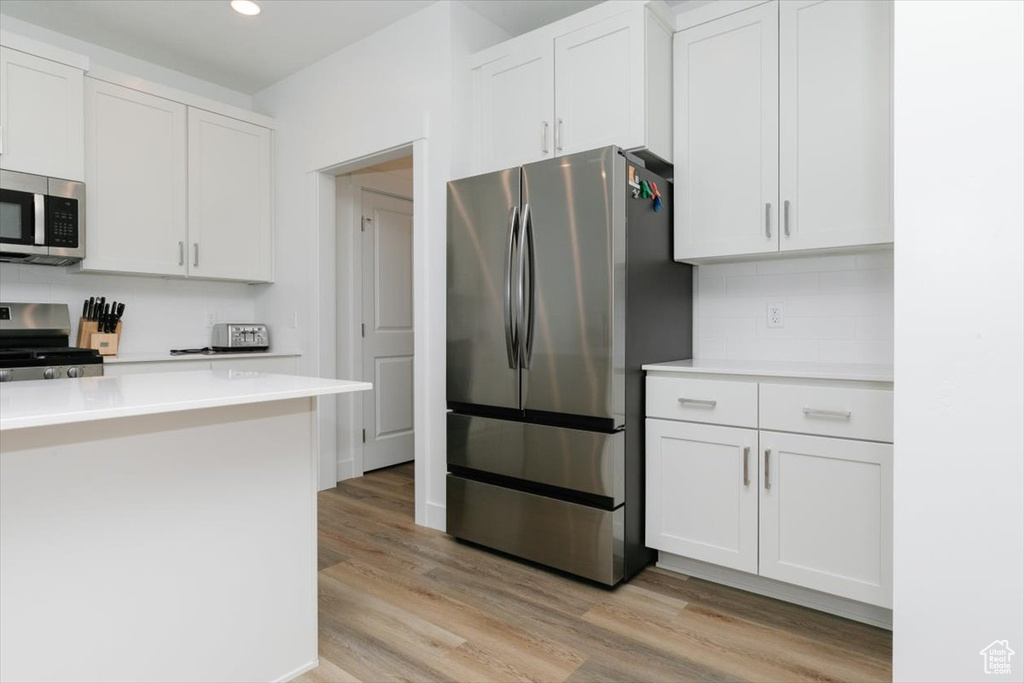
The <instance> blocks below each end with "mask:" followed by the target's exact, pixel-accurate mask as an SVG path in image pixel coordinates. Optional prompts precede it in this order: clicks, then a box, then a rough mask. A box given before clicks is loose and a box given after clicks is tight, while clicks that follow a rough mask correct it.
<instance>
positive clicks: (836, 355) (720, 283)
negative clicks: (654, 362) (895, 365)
mask: <svg viewBox="0 0 1024 683" xmlns="http://www.w3.org/2000/svg"><path fill="white" fill-rule="evenodd" d="M694 292H695V294H694V357H695V358H700V359H702V360H742V361H748V360H756V361H806V362H817V363H875V364H883V365H891V364H892V339H893V255H892V252H891V251H888V250H887V251H871V252H864V253H861V254H843V255H837V256H816V257H806V258H780V259H773V260H765V261H751V262H746V263H726V264H711V265H704V266H698V267H697V268H696V269H695V270H694ZM775 303H779V304H782V313H783V327H782V328H772V329H769V328H768V327H767V307H768V304H775Z"/></svg>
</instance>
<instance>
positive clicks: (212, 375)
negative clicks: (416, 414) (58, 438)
mask: <svg viewBox="0 0 1024 683" xmlns="http://www.w3.org/2000/svg"><path fill="white" fill-rule="evenodd" d="M371 388H373V385H371V384H370V383H369V382H352V381H348V380H340V379H320V378H317V377H298V376H295V375H270V374H266V373H262V372H244V371H241V370H195V371H189V372H160V373H152V374H137V375H136V374H132V375H125V376H123V377H85V378H82V379H58V380H34V381H28V382H4V383H3V384H0V431H5V430H9V429H23V428H25V427H44V426H48V425H56V424H66V423H72V422H88V421H91V420H108V419H111V418H117V417H130V416H134V415H153V414H156V413H170V412H175V411H179V410H194V409H197V408H216V407H219V406H230V405H240V404H244V403H262V402H264V401H280V400H284V399H290V398H305V397H308V396H324V395H327V394H344V393H348V392H353V391H367V390H369V389H371Z"/></svg>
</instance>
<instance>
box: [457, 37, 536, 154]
mask: <svg viewBox="0 0 1024 683" xmlns="http://www.w3.org/2000/svg"><path fill="white" fill-rule="evenodd" d="M476 87H477V116H478V119H477V128H478V135H479V136H480V140H479V150H480V168H479V171H480V173H487V172H490V171H500V170H502V169H506V168H511V167H513V166H520V165H522V164H525V163H529V162H531V161H539V160H541V159H547V158H549V157H551V156H552V149H553V147H552V145H553V135H554V132H553V130H552V114H553V112H554V109H555V106H554V97H555V94H554V93H555V89H554V68H553V59H552V52H551V41H550V40H541V41H536V42H535V43H533V44H530V45H524V46H523V47H522V48H521V49H520V50H519V51H517V52H516V53H515V54H512V55H508V56H507V57H502V58H501V59H498V60H496V61H493V62H489V63H487V64H484V65H483V66H481V67H480V68H479V69H477V74H476Z"/></svg>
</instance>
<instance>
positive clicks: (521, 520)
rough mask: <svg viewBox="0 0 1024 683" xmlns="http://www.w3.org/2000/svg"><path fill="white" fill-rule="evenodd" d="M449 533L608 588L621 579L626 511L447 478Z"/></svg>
mask: <svg viewBox="0 0 1024 683" xmlns="http://www.w3.org/2000/svg"><path fill="white" fill-rule="evenodd" d="M447 503H448V510H447V514H448V529H447V531H448V533H449V534H451V535H452V536H455V537H456V538H461V539H463V540H466V541H472V542H473V543H479V544H480V545H483V546H487V547H489V548H494V549H495V550H501V551H503V552H506V553H509V554H512V555H515V556H517V557H521V558H523V559H526V560H532V561H534V562H539V563H540V564H544V565H547V566H549V567H554V568H555V569H561V570H563V571H567V572H569V573H571V574H576V575H577V576H582V577H584V578H587V579H592V580H594V581H599V582H601V583H604V584H607V585H609V586H611V585H614V584H616V583H618V582H619V581H620V580H622V571H623V524H622V523H623V514H624V510H623V508H621V507H620V508H619V509H618V510H615V511H608V510H599V509H597V508H591V507H587V506H586V505H577V504H575V503H567V502H565V501H561V500H556V499H554V498H547V497H544V496H538V495H534V494H532V493H524V492H522V491H516V490H514V489H507V488H503V487H500V486H492V485H490V484H484V483H482V482H478V481H473V480H471V479H463V478H462V477H457V476H455V475H452V474H449V475H448V501H447Z"/></svg>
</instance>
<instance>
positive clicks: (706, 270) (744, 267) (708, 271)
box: [700, 261, 757, 278]
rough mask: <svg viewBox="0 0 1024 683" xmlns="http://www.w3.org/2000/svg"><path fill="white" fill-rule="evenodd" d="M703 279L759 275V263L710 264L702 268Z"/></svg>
mask: <svg viewBox="0 0 1024 683" xmlns="http://www.w3.org/2000/svg"><path fill="white" fill-rule="evenodd" d="M700 268H701V272H702V273H703V277H708V278H716V277H736V276H739V275H757V263H756V262H754V261H747V262H744V263H709V264H708V265H706V266H700Z"/></svg>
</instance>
